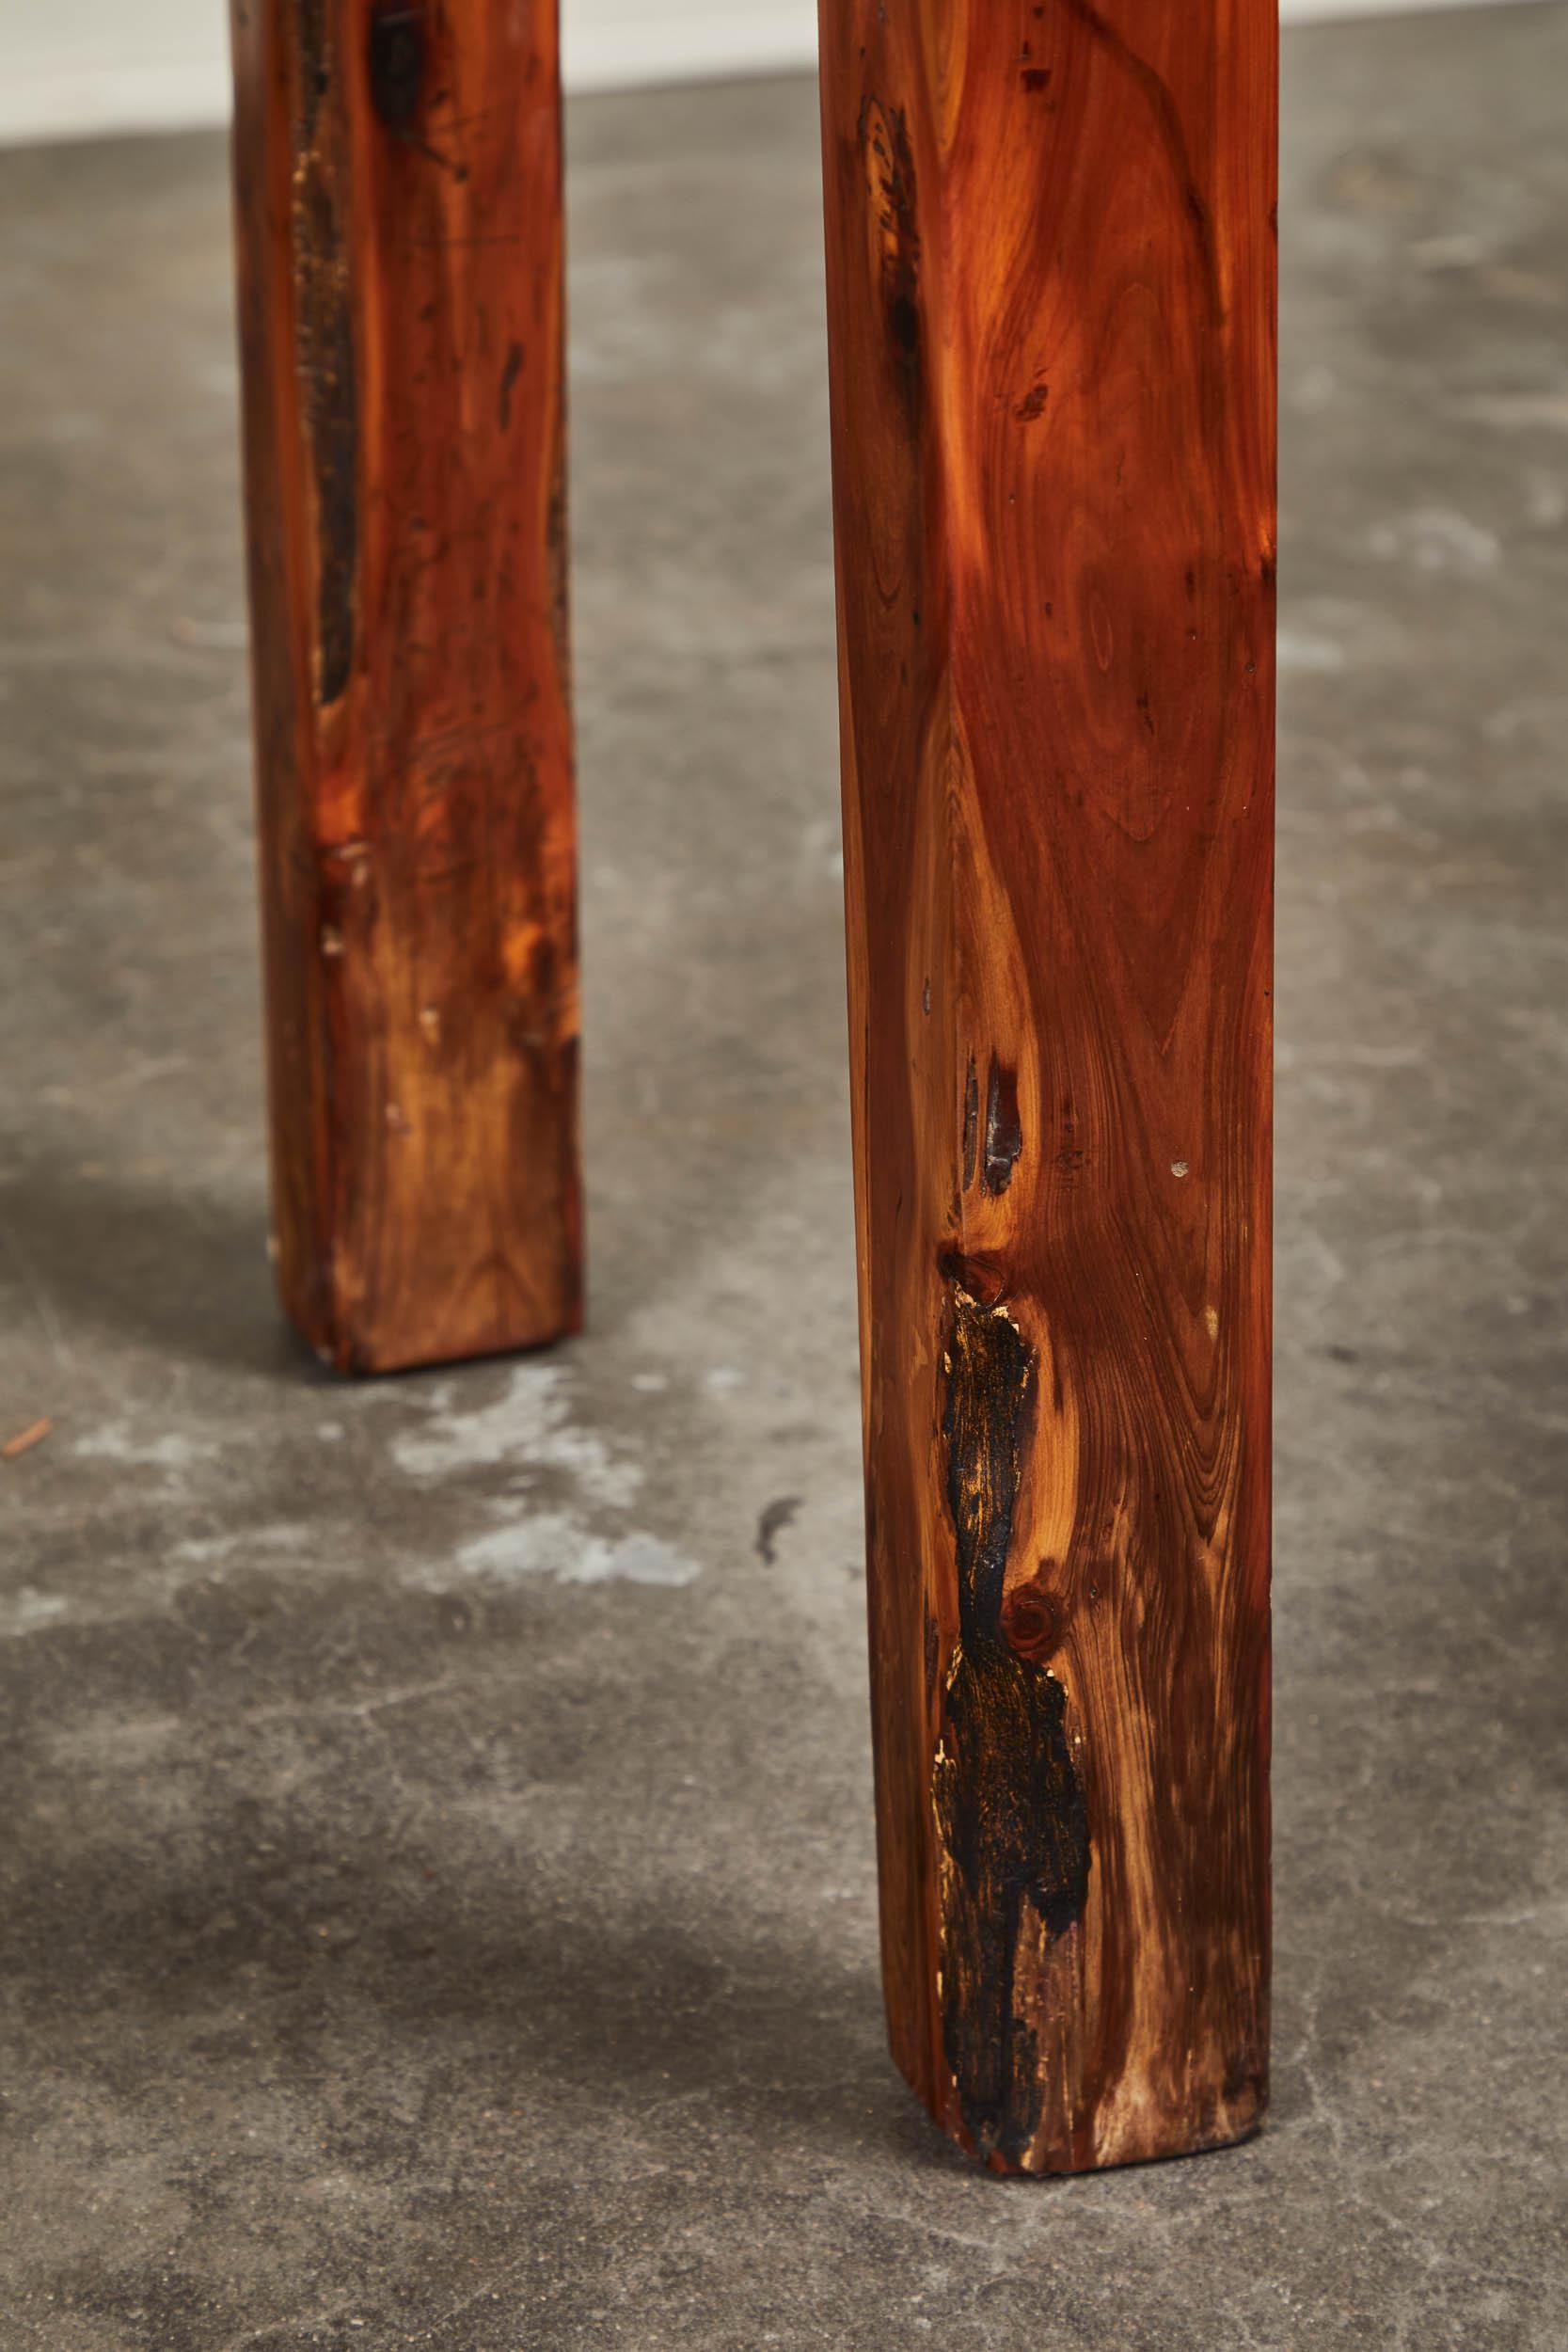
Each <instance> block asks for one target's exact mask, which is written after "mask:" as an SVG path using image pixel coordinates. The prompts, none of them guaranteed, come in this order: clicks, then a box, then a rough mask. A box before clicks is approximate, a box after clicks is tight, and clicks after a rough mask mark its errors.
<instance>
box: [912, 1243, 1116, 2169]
mask: <svg viewBox="0 0 1568 2352" xmlns="http://www.w3.org/2000/svg"><path fill="white" fill-rule="evenodd" d="M946 1368H947V1393H946V1401H945V1408H944V1411H943V1415H942V1434H943V1436H944V1438H946V1441H947V1501H948V1507H949V1509H950V1511H951V1512H952V1515H953V1528H954V1533H955V1534H956V1536H957V1538H958V1645H957V1647H956V1648H955V1650H954V1652H953V1661H952V1664H951V1666H950V1667H949V1669H948V1675H947V1691H946V1698H945V1703H944V1706H943V1709H942V1741H941V1745H940V1746H939V1748H938V1751H937V1758H936V1765H935V1770H934V1773H933V1777H932V1797H933V1801H934V1803H935V1806H936V1815H937V1824H938V1828H939V1830H940V1832H941V1836H942V1848H943V1851H944V1853H945V1856H946V1861H947V1866H948V1867H947V1868H946V1869H945V1870H944V1872H943V1873H942V1925H943V1975H942V2042H943V2047H944V2049H945V2052H946V2057H947V2064H948V2067H949V2069H950V2070H951V2072H952V2075H953V2081H954V2086H955V2088H956V2090H957V2092H958V2106H959V2111H960V2113H961V2114H962V2117H963V2120H964V2123H965V2125H966V2127H967V2129H968V2131H969V2133H970V2135H971V2137H973V2139H974V2146H975V2150H976V2153H979V2154H981V2155H985V2156H989V2155H990V2154H991V2153H993V2152H994V2153H999V2154H1001V2155H1002V2156H1004V2157H1005V2158H1006V2160H1007V2161H1008V2162H1009V2163H1016V2162H1017V2161H1018V2159H1019V2158H1020V2156H1021V2155H1022V2153H1023V2152H1024V2151H1025V2150H1026V2149H1027V2148H1028V2146H1029V2144H1030V2142H1031V2141H1032V2139H1033V2138H1034V2137H1035V2134H1036V2132H1037V2130H1038V2128H1039V2122H1040V2111H1041V2101H1042V2097H1043V2089H1044V2085H1043V2078H1042V2075H1041V2073H1040V2069H1039V2067H1038V2064H1037V2056H1036V2050H1035V2037H1034V2035H1033V2033H1032V2032H1031V2031H1030V2029H1029V2028H1028V2027H1027V2026H1022V2025H1021V2024H1020V2023H1019V2022H1018V2020H1017V2019H1016V2017H1015V2015H1014V1991H1013V1980H1014V1973H1015V1963H1016V1959H1017V1952H1018V1939H1019V1931H1020V1928H1021V1926H1022V1916H1023V1906H1024V1904H1025V1902H1028V1903H1030V1904H1032V1905H1033V1907H1034V1909H1035V1911H1036V1912H1037V1915H1038V1916H1039V1918H1040V1919H1041V1920H1042V1921H1043V1923H1044V1925H1045V1927H1046V1929H1047V1931H1049V1932H1050V1933H1051V1934H1052V1935H1060V1934H1063V1933H1064V1932H1065V1931H1066V1930H1067V1929H1069V1927H1071V1926H1072V1924H1073V1922H1074V1921H1075V1920H1076V1919H1077V1918H1079V1917H1080V1916H1081V1915H1082V1913H1083V1909H1084V1902H1085V1897H1086V1895H1087V1892H1088V1878H1089V1836H1088V1822H1087V1818H1086V1816H1085V1807H1084V1796H1083V1791H1082V1789H1081V1788H1080V1787H1079V1785H1078V1778H1077V1775H1076V1773H1075V1772H1074V1771H1073V1769H1072V1760H1071V1757H1070V1755H1069V1750H1068V1743H1067V1735H1066V1732H1065V1730H1064V1728H1063V1720H1062V1719H1063V1715H1064V1712H1065V1709H1066V1704H1067V1697H1066V1692H1064V1691H1063V1689H1062V1686H1061V1684H1060V1683H1059V1682H1057V1681H1056V1680H1055V1679H1054V1678H1053V1676H1052V1675H1051V1674H1050V1673H1049V1672H1048V1671H1047V1670H1046V1669H1045V1668H1044V1667H1043V1666H1041V1665H1039V1664H1037V1662H1036V1661H1034V1660H1032V1659H1027V1658H1021V1657H1020V1656H1019V1655H1018V1654H1017V1652H1016V1651H1015V1650H1013V1649H1012V1648H1011V1647H1010V1646H1009V1645H1008V1643H1007V1642H1006V1639H1005V1637H1004V1635H1003V1631H1002V1603H1003V1588H1004V1581H1005V1578H1006V1565H1007V1553H1008V1550H1009V1549H1010V1547H1011V1543H1012V1534H1013V1511H1014V1506H1015V1504H1016V1502H1017V1499H1018V1488H1019V1477H1020V1467H1021V1462H1022V1454H1023V1450H1024V1446H1025V1444H1026V1442H1027V1438H1028V1434H1029V1427H1030V1421H1031V1416H1032V1412H1033V1406H1034V1400H1033V1397H1032V1395H1031V1392H1030V1391H1031V1381H1032V1378H1033V1375H1034V1363H1033V1359H1032V1358H1031V1355H1030V1352H1029V1349H1028V1347H1027V1346H1026V1345H1025V1343H1024V1340H1023V1336H1022V1332H1020V1330H1019V1329H1018V1327H1017V1326H1016V1325H1015V1324H1014V1323H1013V1322H1012V1321H1011V1320H1010V1318H1009V1317H1008V1315H1007V1313H1006V1310H1005V1309H1004V1308H1001V1307H996V1308H991V1309H990V1310H988V1309H986V1308H984V1307H982V1306H980V1305H979V1303H978V1302H977V1301H976V1300H975V1299H974V1298H972V1297H971V1296H970V1295H969V1294H968V1293H967V1292H965V1291H963V1290H956V1291H955V1293H954V1299H953V1315H952V1323H951V1327H950V1329H949V1332H948V1335H947V1344H946Z"/></svg>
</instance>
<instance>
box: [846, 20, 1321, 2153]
mask: <svg viewBox="0 0 1568 2352" xmlns="http://www.w3.org/2000/svg"><path fill="white" fill-rule="evenodd" d="M822 52H823V56H822V75H823V109H824V125H825V147H826V176H827V211H828V253H829V318H830V330H831V338H832V432H833V458H834V496H835V510H836V527H837V542H838V565H839V612H840V646H841V681H842V708H843V751H844V792H845V832H846V850H847V855H846V864H847V891H848V932H849V969H850V998H851V1003H850V1019H851V1032H852V1055H853V1085H854V1112H855V1152H856V1171H857V1194H858V1213H859V1240H860V1264H861V1284H862V1297H861V1311H862V1333H863V1361H864V1374H865V1437H866V1466H867V1490H868V1518H869V1552H870V1561H869V1571H870V1599H871V1648H872V1677H873V1698H874V1728H875V1736H876V1745H877V1804H878V1820H879V1842H880V1857H881V1883H882V1929H883V1947H884V1963H885V1979H886V1989H887V2001H888V2009H889V2014H890V2019H891V2027H892V2037H893V2043H894V2048H895V2055H896V2057H897V2058H898V2060H899V2062H900V2064H901V2065H902V2067H903V2068H904V2070H905V2072H906V2073H907V2074H908V2075H909V2077H910V2080H911V2083H912V2084H913V2085H914V2086H915V2088H916V2090H918V2091H919V2092H920V2094H921V2096H922V2097H923V2098H924V2099H925V2100H926V2101H927V2104H928V2106H930V2107H931V2109H932V2111H933V2113H934V2114H935V2115H936V2116H937V2117H938V2118H939V2119H940V2120H941V2122H942V2123H943V2124H944V2125H945V2126H946V2127H947V2128H948V2130H949V2131H951V2132H952V2133H953V2134H954V2135H955V2136H956V2137H958V2139H959V2140H960V2141H961V2142H962V2143H963V2144H964V2145H965V2146H966V2147H968V2148H970V2149H972V2150H973V2151H974V2153H976V2154H977V2155H979V2156H981V2157H983V2158H984V2159H985V2160H986V2161H987V2162H989V2163H990V2165H991V2166H992V2167H994V2168H996V2169H1000V2170H1012V2169H1023V2170H1030V2171H1060V2170H1071V2169H1081V2168H1086V2167H1090V2166H1096V2165H1106V2164H1116V2163H1120V2162H1125V2161H1128V2160H1130V2159H1134V2158H1140V2157H1148V2156H1161V2155H1169V2154H1174V2153H1180V2152H1181V2151H1184V2150H1190V2149H1196V2148H1204V2147H1211V2146H1214V2145H1216V2144H1219V2143H1221V2142H1224V2141H1227V2140H1231V2139H1234V2138H1237V2137H1240V2136H1242V2135H1243V2134H1244V2133H1246V2132H1247V2131H1248V2130H1249V2129H1250V2128H1251V2127H1252V2126H1253V2125H1254V2124H1255V2123H1256V2122H1257V2121H1258V2119H1259V2115H1260V2113H1261V2111H1262V2106H1263V2102H1264V2098H1265V2091H1266V2065H1267V2046H1266V2045H1267V1985H1268V1786H1267V1770H1268V1766H1267V1756H1268V1614H1267V1613H1268V1547H1269V1344H1270V1342H1269V1312H1270V1297H1269V1208H1270V1144H1269V1132H1270V1005H1269V995H1270V954H1271V917H1270V892H1271V871H1272V867H1271V859H1272V833H1271V825H1272V814H1271V792H1272V764H1273V728H1274V709H1273V652H1274V637H1273V583H1274V529H1275V509H1274V226H1273V206H1274V200H1275V15H1274V0H1197V5H1196V7H1195V8H1172V7H1170V6H1169V5H1168V0H1102V5H1098V6H1097V5H1093V4H1092V0H1044V4H1043V5H1037V0H822Z"/></svg>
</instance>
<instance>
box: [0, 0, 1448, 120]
mask: <svg viewBox="0 0 1568 2352" xmlns="http://www.w3.org/2000/svg"><path fill="white" fill-rule="evenodd" d="M46 4H47V0H10V5H11V6H13V7H17V6H19V5H21V6H26V7H40V6H44V5H46ZM1470 5H1474V0H1281V7H1280V17H1281V21H1282V23H1284V24H1314V23H1323V22H1325V21H1328V20H1332V19H1336V18H1348V17H1364V16H1387V15H1394V14H1399V13H1402V12H1404V11H1406V10H1411V9H1417V8H1433V7H1435V8H1446V7H1465V6H1470ZM89 12H90V9H89ZM187 12H188V18H189V37H188V39H186V40H182V42H181V43H180V46H179V50H178V53H177V54H169V53H168V48H167V45H166V44H167V33H166V24H167V20H169V19H170V18H171V17H172V18H174V19H178V18H179V17H181V16H182V15H185V14H186V13H187ZM75 13H76V15H77V16H78V17H80V16H81V14H82V0H78V5H77V8H76V10H75ZM159 15H160V18H161V19H163V20H165V24H164V26H162V27H161V30H163V31H164V39H165V54H164V55H163V56H147V55H146V54H145V51H144V52H143V53H141V54H138V55H137V56H135V57H134V58H132V57H128V56H124V55H123V54H120V55H118V56H117V54H116V51H115V45H114V44H115V38H116V36H117V35H119V38H120V39H121V40H122V39H123V33H122V31H121V29H120V28H121V26H122V25H123V22H124V17H123V12H122V10H121V9H120V8H119V6H115V7H113V8H111V7H110V6H109V0H103V16H104V30H105V39H104V40H103V42H102V43H96V42H95V43H93V44H92V45H91V46H90V48H86V49H85V48H84V46H83V44H82V42H81V40H80V39H78V40H76V41H75V42H73V43H72V45H71V49H70V50H69V51H68V52H62V53H61V54H58V55H52V54H51V53H50V50H49V46H48V42H47V40H45V39H44V38H43V37H42V35H41V33H40V30H38V29H37V28H35V29H34V32H33V36H32V40H31V43H30V44H29V49H28V54H24V56H22V57H21V58H20V60H19V59H17V58H16V57H14V56H13V57H12V58H10V59H8V61H7V65H6V70H5V72H4V73H3V74H0V146H9V147H18V146H26V145H30V144H32V143H34V142H37V141H40V140H44V139H62V138H102V137H110V136H114V135H119V134H120V133H125V132H139V131H174V130H185V129H189V128H192V127H194V126H197V125H200V124H214V123H222V122H225V121H227V119H228V113H229V52H228V44H227V40H226V36H225V27H224V19H223V10H222V8H221V6H220V5H218V0H172V5H171V0H166V5H165V6H164V7H163V8H160V10H159ZM562 17H563V22H562V55H563V61H564V68H565V74H566V83H567V87H568V88H570V89H576V90H595V89H632V88H637V87H645V86H651V85H655V84H657V83H661V82H663V83H669V82H689V81H698V80H713V79H722V78H725V77H731V78H733V77H736V76H738V75H742V74H748V73H781V72H809V70H810V69H811V67H812V65H813V63H814V61H815V57H816V5H815V0H684V5H678V6H670V7H663V6H660V5H659V0H564V7H563V11H562Z"/></svg>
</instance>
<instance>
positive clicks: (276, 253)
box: [233, 0, 580, 1371]
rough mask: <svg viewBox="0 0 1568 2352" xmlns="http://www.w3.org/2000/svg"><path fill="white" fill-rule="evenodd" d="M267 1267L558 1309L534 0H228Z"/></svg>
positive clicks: (502, 1344) (384, 1289)
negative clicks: (265, 1082)
mask: <svg viewBox="0 0 1568 2352" xmlns="http://www.w3.org/2000/svg"><path fill="white" fill-rule="evenodd" d="M233 40H234V65H235V90H236V116H235V132H234V185H235V216H236V239H237V249H238V265H239V295H240V321H241V345H242V362H243V376H244V391H245V484H246V506H247V528H248V541H249V564H250V596H251V612H252V633H253V648H254V650H253V674H254V685H255V710H256V744H257V766H258V812H259V832H260V856H261V895H262V914H263V933H264V942H265V961H266V980H267V1002H268V1048H269V1074H270V1090H271V1111H272V1145H273V1193H274V1214H275V1225H276V1237H277V1259H278V1275H279V1282H280V1288H281V1292H282V1295H283V1299H284V1303H285V1305H286V1307H287V1309H288V1311H289V1312H290V1314H291V1315H292V1316H293V1320H294V1321H295V1322H296V1324H297V1325H298V1326H299V1327H300V1329H301V1330H302V1331H303V1332H304V1334H305V1336H306V1337H307V1338H308V1339H309V1342H310V1343H311V1344H312V1345H313V1346H315V1347H316V1348H317V1349H318V1350H319V1352H320V1353H321V1354H322V1355H323V1356H325V1357H326V1358H327V1359H330V1360H331V1361H333V1362H334V1363H336V1364H338V1365H340V1366H341V1367H342V1368H344V1369H352V1370H359V1371H381V1370H386V1369H389V1368H392V1367H395V1366H399V1365H406V1364H413V1363H423V1362H432V1361H436V1360H439V1359H446V1358H451V1357H458V1356H466V1355H472V1354H478V1353H483V1352H487V1351H490V1350H495V1349H501V1348H509V1347H515V1346H520V1345H524V1344H527V1343H531V1342H535V1341H542V1340H547V1339H551V1338H553V1337H555V1336H557V1335H558V1334H560V1333H562V1332H563V1331H568V1330H571V1329H573V1328H575V1327H577V1324H578V1320H579V1295H580V1276H579V1249H580V1245H579V1209H578V1166H577V1086H578V1080H577V1056H578V993H577V951H576V930H575V921H576V917H575V821H574V812H573V790H572V742H571V724H570V716H569V677H568V666H567V647H566V630H565V546H564V520H563V470H562V447H563V437H562V222H561V122H560V99H559V83H558V69H557V53H556V23H555V0H472V5H466V6H464V7H462V8H456V7H452V6H443V5H439V4H438V0H233Z"/></svg>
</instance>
